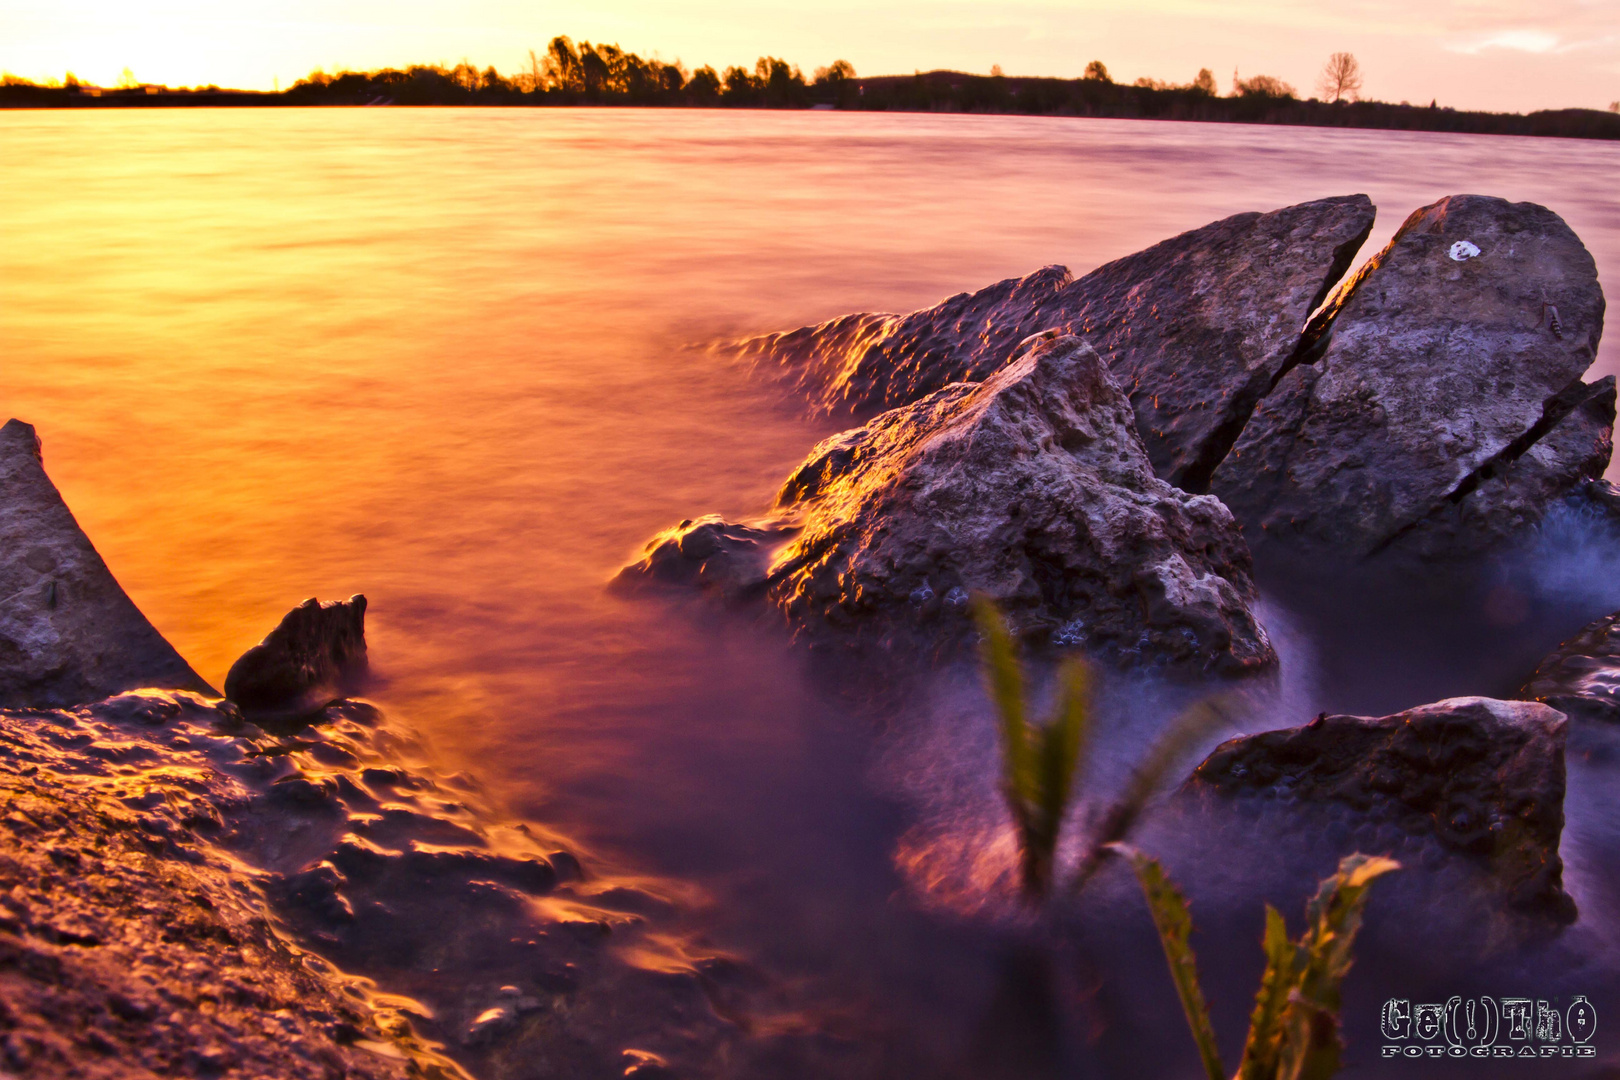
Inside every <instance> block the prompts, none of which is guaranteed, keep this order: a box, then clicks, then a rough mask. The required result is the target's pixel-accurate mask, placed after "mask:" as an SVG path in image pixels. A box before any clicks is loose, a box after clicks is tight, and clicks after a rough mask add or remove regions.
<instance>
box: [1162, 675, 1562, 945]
mask: <svg viewBox="0 0 1620 1080" xmlns="http://www.w3.org/2000/svg"><path fill="white" fill-rule="evenodd" d="M1568 725H1569V722H1568V720H1567V719H1566V718H1565V716H1564V714H1563V713H1561V712H1558V711H1557V710H1555V709H1552V708H1549V707H1548V706H1546V705H1543V704H1540V703H1537V702H1525V701H1497V700H1494V699H1492V698H1481V697H1463V698H1451V699H1448V700H1446V701H1439V702H1436V703H1434V704H1432V705H1423V706H1419V707H1418V708H1415V709H1408V710H1406V711H1405V712H1401V713H1396V714H1395V715H1393V716H1382V717H1377V718H1371V717H1365V716H1328V715H1326V714H1325V713H1324V714H1323V715H1321V716H1318V717H1317V718H1316V719H1315V720H1313V721H1311V722H1310V723H1309V724H1306V725H1305V726H1304V727H1298V728H1289V729H1286V730H1282V731H1268V732H1265V733H1263V734H1259V735H1247V736H1243V737H1240V738H1236V739H1232V740H1229V741H1228V742H1225V743H1222V744H1221V745H1220V746H1219V747H1217V748H1216V749H1215V750H1214V751H1213V752H1212V753H1211V754H1210V755H1209V757H1208V758H1207V759H1205V761H1204V762H1203V764H1201V765H1199V766H1198V768H1197V769H1196V770H1195V771H1194V772H1193V775H1192V778H1191V779H1190V780H1189V781H1188V785H1187V787H1188V789H1189V790H1190V791H1192V792H1202V793H1206V794H1207V795H1209V796H1213V797H1216V798H1238V799H1282V800H1286V801H1288V802H1289V803H1291V804H1293V806H1294V807H1295V809H1296V811H1297V810H1299V809H1303V808H1308V807H1309V808H1316V809H1319V810H1328V811H1338V812H1339V813H1341V814H1343V815H1345V816H1348V817H1349V818H1351V819H1353V820H1354V822H1355V823H1356V824H1358V825H1365V824H1373V825H1378V824H1383V825H1391V826H1394V828H1395V829H1397V830H1398V831H1400V832H1403V833H1406V834H1408V835H1410V836H1413V837H1417V838H1420V839H1424V840H1431V839H1432V840H1433V841H1435V842H1437V843H1438V844H1440V845H1441V846H1442V847H1443V848H1445V849H1446V850H1448V851H1450V852H1452V853H1453V854H1456V855H1459V856H1462V857H1465V858H1469V859H1473V860H1476V861H1477V862H1478V863H1480V864H1481V865H1482V866H1483V868H1484V869H1485V870H1486V871H1487V872H1488V873H1489V875H1490V876H1491V878H1492V879H1493V880H1494V881H1495V882H1497V883H1498V885H1499V886H1500V887H1501V888H1502V889H1503V891H1504V892H1505V894H1506V897H1507V900H1508V902H1509V904H1510V905H1511V906H1512V907H1514V908H1516V909H1518V910H1521V911H1524V912H1527V913H1530V914H1533V915H1536V916H1538V917H1544V918H1548V919H1550V920H1552V921H1553V922H1555V923H1558V924H1563V923H1568V922H1571V921H1573V920H1574V918H1575V903H1574V901H1573V900H1572V899H1571V898H1570V897H1569V894H1567V893H1566V892H1565V891H1564V888H1563V862H1562V860H1561V859H1560V858H1559V855H1558V842H1559V837H1560V835H1561V834H1562V832H1563V827H1564V746H1565V739H1566V733H1567V729H1568Z"/></svg>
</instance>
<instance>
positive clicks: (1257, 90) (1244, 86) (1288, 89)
mask: <svg viewBox="0 0 1620 1080" xmlns="http://www.w3.org/2000/svg"><path fill="white" fill-rule="evenodd" d="M1233 91H1234V92H1235V93H1236V94H1237V96H1238V97H1261V98H1291V97H1293V96H1294V88H1293V87H1292V86H1289V85H1288V84H1287V83H1285V82H1283V81H1282V80H1281V79H1275V78H1272V77H1271V76H1270V75H1256V76H1254V77H1253V78H1252V79H1240V80H1238V82H1237V85H1236V86H1234V87H1233Z"/></svg>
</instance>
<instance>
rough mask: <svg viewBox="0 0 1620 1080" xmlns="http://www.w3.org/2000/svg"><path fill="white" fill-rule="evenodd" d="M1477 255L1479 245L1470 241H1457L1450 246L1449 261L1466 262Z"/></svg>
mask: <svg viewBox="0 0 1620 1080" xmlns="http://www.w3.org/2000/svg"><path fill="white" fill-rule="evenodd" d="M1478 255H1479V245H1478V244H1476V243H1474V242H1473V241H1471V240H1459V241H1457V242H1456V243H1455V244H1452V245H1451V259H1452V261H1453V262H1467V261H1468V260H1469V259H1472V258H1475V257H1477V256H1478Z"/></svg>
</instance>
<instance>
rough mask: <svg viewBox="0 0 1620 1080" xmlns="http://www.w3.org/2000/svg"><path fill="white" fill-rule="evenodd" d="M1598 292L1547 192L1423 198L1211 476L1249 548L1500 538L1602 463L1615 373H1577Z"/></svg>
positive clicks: (1471, 546)
mask: <svg viewBox="0 0 1620 1080" xmlns="http://www.w3.org/2000/svg"><path fill="white" fill-rule="evenodd" d="M1464 241H1466V242H1467V244H1468V246H1467V247H1463V246H1460V245H1462V244H1463V242H1464ZM1476 249H1477V253H1473V252H1475V251H1476ZM1603 309H1604V301H1603V293H1602V290H1601V289H1600V288H1599V287H1598V282H1597V268H1596V266H1595V264H1594V263H1593V261H1592V257H1591V255H1590V254H1588V252H1587V250H1586V248H1585V247H1584V246H1583V245H1582V244H1581V241H1580V240H1579V238H1577V237H1576V235H1575V234H1574V233H1573V232H1572V231H1571V230H1570V228H1569V226H1568V225H1566V224H1565V223H1564V222H1563V220H1562V219H1561V218H1559V217H1558V215H1557V214H1554V213H1553V212H1552V211H1550V210H1548V209H1546V208H1545V207H1542V206H1537V205H1535V204H1533V203H1509V202H1506V201H1504V200H1502V199H1497V198H1490V197H1486V196H1480V195H1455V196H1451V197H1449V198H1446V199H1442V200H1441V201H1439V202H1437V203H1435V204H1433V205H1432V206H1427V207H1424V208H1422V209H1420V210H1418V211H1416V212H1415V213H1413V214H1412V216H1411V217H1410V218H1408V219H1407V221H1406V223H1405V224H1404V225H1402V226H1401V229H1400V231H1399V232H1397V233H1396V235H1395V237H1394V239H1393V240H1391V241H1390V243H1389V245H1388V246H1387V247H1386V248H1385V249H1384V250H1383V251H1381V252H1380V253H1379V254H1378V255H1376V256H1374V257H1373V258H1372V259H1370V260H1369V261H1368V262H1367V264H1366V265H1365V266H1363V267H1362V269H1361V270H1359V271H1358V272H1357V274H1356V275H1355V277H1354V278H1353V279H1351V280H1349V281H1347V282H1346V283H1345V284H1344V285H1343V286H1341V287H1340V289H1339V290H1338V291H1337V293H1336V294H1335V295H1334V297H1333V298H1332V299H1331V300H1330V301H1329V303H1328V305H1327V307H1326V308H1324V310H1323V312H1322V314H1321V315H1320V316H1319V317H1318V318H1317V319H1315V320H1313V325H1312V327H1311V329H1310V330H1309V331H1308V332H1307V335H1306V342H1307V344H1306V346H1305V349H1306V350H1307V355H1306V356H1304V358H1303V359H1304V360H1305V361H1306V362H1304V363H1301V364H1299V365H1298V366H1297V367H1295V368H1294V369H1293V370H1291V371H1289V372H1287V373H1286V374H1285V375H1284V376H1283V378H1282V380H1281V381H1280V382H1279V384H1278V385H1277V387H1276V389H1275V390H1274V391H1273V392H1272V393H1271V394H1270V395H1269V396H1268V397H1266V398H1265V399H1264V400H1263V401H1262V402H1261V403H1260V405H1259V406H1258V408H1256V410H1255V412H1254V414H1253V417H1252V418H1251V419H1250V421H1249V423H1248V425H1247V427H1246V428H1245V429H1244V430H1243V433H1242V435H1241V437H1240V438H1239V439H1238V440H1237V442H1236V444H1235V446H1234V447H1233V449H1232V452H1231V453H1230V455H1228V456H1227V457H1226V459H1225V460H1224V461H1223V462H1221V464H1220V465H1219V467H1218V468H1217V469H1216V470H1215V473H1214V477H1213V481H1212V483H1211V487H1210V490H1211V491H1213V492H1214V493H1215V494H1217V495H1219V496H1220V497H1221V499H1222V500H1223V501H1224V502H1225V503H1226V504H1227V505H1228V506H1229V507H1231V509H1232V512H1233V514H1235V515H1236V516H1237V518H1238V520H1239V521H1240V522H1242V524H1243V528H1244V533H1245V535H1246V536H1247V537H1248V540H1249V543H1250V545H1251V547H1253V548H1254V549H1255V552H1256V555H1257V557H1264V556H1265V555H1267V554H1268V553H1269V551H1268V549H1270V548H1272V547H1280V548H1282V549H1283V550H1285V551H1289V552H1293V553H1296V554H1301V555H1306V556H1309V555H1311V554H1313V553H1320V552H1324V551H1331V552H1333V553H1335V554H1337V555H1339V556H1341V557H1344V558H1347V559H1355V558H1362V557H1367V556H1370V555H1375V554H1378V553H1381V552H1383V551H1385V550H1386V549H1392V548H1398V549H1400V550H1403V551H1407V552H1410V553H1413V554H1415V555H1417V556H1419V557H1421V558H1425V559H1455V558H1462V557H1468V556H1472V555H1476V554H1479V553H1481V552H1483V551H1486V550H1489V549H1491V548H1493V547H1495V546H1496V545H1497V544H1498V543H1500V542H1501V541H1502V540H1504V539H1505V538H1506V537H1507V536H1509V535H1511V534H1512V533H1514V532H1516V531H1518V530H1519V529H1522V528H1523V527H1524V526H1525V525H1527V524H1534V523H1535V522H1537V521H1539V520H1540V517H1541V515H1542V513H1543V512H1544V511H1545V510H1546V508H1547V507H1548V506H1549V505H1550V504H1551V503H1552V502H1553V501H1554V500H1556V499H1558V498H1560V497H1562V496H1564V495H1566V494H1568V493H1569V492H1571V491H1573V490H1574V489H1576V488H1577V487H1579V486H1580V485H1582V484H1584V483H1586V482H1587V481H1590V480H1594V479H1596V478H1598V477H1599V476H1601V475H1602V472H1603V469H1604V467H1605V466H1606V465H1607V464H1608V460H1609V451H1610V437H1611V430H1612V424H1613V420H1614V385H1613V382H1612V380H1603V381H1600V382H1599V383H1595V384H1592V385H1590V386H1589V385H1587V384H1584V383H1582V382H1581V381H1580V377H1581V375H1582V373H1584V372H1585V371H1586V370H1587V368H1588V367H1589V366H1590V365H1591V363H1592V360H1593V358H1594V357H1595V355H1596V351H1597V344H1598V339H1599V337H1600V336H1601V334H1602V329H1603Z"/></svg>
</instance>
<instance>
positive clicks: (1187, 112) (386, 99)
mask: <svg viewBox="0 0 1620 1080" xmlns="http://www.w3.org/2000/svg"><path fill="white" fill-rule="evenodd" d="M416 70H421V69H412V71H413V72H414V71H416ZM391 74H410V72H406V73H386V72H385V73H372V74H371V75H366V76H343V77H339V78H336V79H332V80H331V81H329V82H327V83H324V84H323V83H318V82H317V83H311V82H300V83H298V84H297V85H295V86H294V87H292V88H290V89H288V90H284V91H280V92H267V91H252V90H223V89H218V88H213V87H210V88H207V89H199V90H184V89H178V90H171V89H169V88H167V87H154V86H142V87H134V88H129V89H116V90H113V89H98V88H91V87H79V86H69V87H52V86H38V85H33V84H26V83H12V84H10V85H5V86H0V109H128V108H135V109H153V108H283V107H311V106H322V107H339V106H342V107H372V106H388V105H400V106H461V107H490V108H546V107H558V106H609V107H628V108H722V109H725V108H730V109H736V108H743V109H779V110H781V109H785V110H793V109H798V110H806V109H816V108H820V109H836V110H839V111H844V112H911V113H962V114H977V115H1012V116H1072V117H1084V118H1091V119H1117V120H1177V121H1185V122H1193V123H1238V124H1267V125H1280V126H1296V127H1325V128H1347V129H1360V130H1383V131H1436V132H1447V133H1455V134H1476V135H1523V136H1540V137H1554V138H1578V139H1617V140H1620V113H1614V112H1609V111H1604V110H1599V109H1547V110H1540V111H1537V112H1532V113H1490V112H1473V111H1464V110H1458V109H1452V108H1446V107H1440V106H1438V105H1435V104H1430V105H1427V106H1424V105H1410V104H1405V103H1403V104H1390V103H1388V102H1381V101H1355V102H1337V103H1329V102H1323V101H1317V100H1314V99H1313V100H1304V101H1302V100H1300V99H1298V98H1294V97H1274V96H1269V95H1263V94H1249V95H1242V96H1231V97H1218V96H1215V95H1212V94H1208V93H1204V92H1200V91H1198V90H1195V89H1192V88H1189V87H1166V88H1156V87H1148V86H1126V85H1123V84H1116V83H1111V82H1104V81H1100V80H1095V79H1056V78H1035V77H1028V78H1025V77H1003V76H985V75H970V74H964V73H961V72H949V71H934V72H926V73H919V74H917V75H888V76H878V77H874V78H851V79H848V80H845V81H843V82H841V83H837V84H833V85H826V84H821V83H818V84H816V85H814V86H809V87H805V88H804V91H805V92H804V93H802V94H800V95H796V96H795V97H794V99H791V100H781V99H776V100H773V99H772V98H771V97H769V96H767V95H765V94H761V95H758V96H757V97H754V98H753V99H751V100H742V101H737V100H727V99H720V98H717V99H714V100H695V99H693V98H692V97H691V96H688V95H682V94H678V93H677V94H674V95H671V94H658V93H653V94H650V95H644V96H640V97H638V96H635V95H623V94H606V93H594V94H593V93H591V92H589V91H566V90H559V89H549V90H542V91H526V90H521V89H518V88H516V87H514V86H511V85H501V86H495V87H483V88H479V89H467V88H464V87H462V86H458V85H455V84H453V83H446V82H439V81H436V80H435V81H428V80H420V79H411V80H395V81H393V82H385V81H383V80H382V76H385V75H391ZM801 85H802V84H801ZM728 97H729V95H728Z"/></svg>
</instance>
